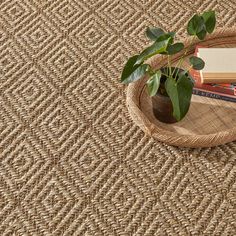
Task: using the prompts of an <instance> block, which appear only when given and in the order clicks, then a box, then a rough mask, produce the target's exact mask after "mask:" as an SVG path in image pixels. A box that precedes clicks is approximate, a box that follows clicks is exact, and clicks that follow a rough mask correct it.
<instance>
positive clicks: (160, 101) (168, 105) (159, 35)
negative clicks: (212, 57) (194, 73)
mask: <svg viewBox="0 0 236 236" xmlns="http://www.w3.org/2000/svg"><path fill="white" fill-rule="evenodd" d="M215 25H216V17H215V12H214V11H206V12H204V13H203V14H195V15H194V16H193V17H192V18H191V19H190V20H189V22H188V25H187V32H188V34H189V35H190V36H191V37H192V41H191V42H193V40H194V39H196V38H198V39H199V40H203V39H204V38H205V37H206V35H207V34H208V33H209V34H211V33H212V32H213V31H214V28H215ZM146 35H147V37H148V38H149V39H150V40H151V41H152V42H153V43H152V45H150V46H148V47H147V48H146V49H144V50H143V51H142V52H141V53H140V54H138V55H135V56H133V57H131V58H129V59H128V61H127V63H126V65H125V66H124V69H123V72H122V75H121V82H122V83H125V84H128V83H131V82H135V81H137V80H139V79H141V78H143V77H144V76H147V77H148V80H147V82H146V86H147V92H148V94H149V95H150V96H151V97H152V104H153V111H154V115H155V116H156V117H157V119H159V120H160V121H162V122H165V123H173V122H177V121H180V120H182V119H183V118H184V116H185V115H186V114H187V112H188V110H189V106H190V102H191V97H192V90H193V86H194V80H193V79H192V77H191V75H190V73H189V71H190V69H192V68H193V69H195V70H201V69H203V68H204V65H205V63H204V61H203V60H202V59H201V58H199V57H196V56H191V57H190V58H189V68H188V69H183V68H182V63H183V58H184V57H185V56H186V53H187V51H188V48H186V49H184V48H185V46H184V44H183V43H182V42H174V41H175V32H164V30H162V29H161V28H147V30H146ZM190 45H191V43H190ZM182 50H183V51H184V50H185V51H184V52H183V54H182V56H181V57H180V59H179V60H178V62H177V64H176V66H175V67H173V66H172V65H171V56H172V55H174V54H176V53H179V52H181V51H182ZM157 54H161V55H163V56H166V59H167V62H168V65H167V66H165V67H163V68H159V69H155V68H152V67H151V66H150V65H149V64H148V63H145V62H146V60H147V59H149V58H151V57H153V56H155V55H157Z"/></svg>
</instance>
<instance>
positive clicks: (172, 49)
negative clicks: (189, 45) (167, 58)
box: [166, 43, 184, 55]
mask: <svg viewBox="0 0 236 236" xmlns="http://www.w3.org/2000/svg"><path fill="white" fill-rule="evenodd" d="M183 49H184V44H183V43H175V44H169V45H168V46H167V48H166V51H167V54H168V55H173V54H176V53H178V52H180V51H181V50H183Z"/></svg>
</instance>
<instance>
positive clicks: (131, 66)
mask: <svg viewBox="0 0 236 236" xmlns="http://www.w3.org/2000/svg"><path fill="white" fill-rule="evenodd" d="M138 56H139V55H135V56H133V57H130V58H129V60H128V61H127V63H126V64H125V66H124V69H123V71H122V74H121V82H123V81H124V80H125V79H127V78H128V77H129V76H130V75H131V74H132V73H133V72H134V71H135V70H136V69H137V68H138V67H139V65H135V63H136V61H137V58H138Z"/></svg>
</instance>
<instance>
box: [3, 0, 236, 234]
mask: <svg viewBox="0 0 236 236" xmlns="http://www.w3.org/2000/svg"><path fill="white" fill-rule="evenodd" d="M205 9H215V10H216V11H217V17H218V27H225V26H227V27H234V26H236V14H235V12H236V3H235V1H234V0H206V1H201V0H192V1H189V0H188V1H187V0H182V1H179V0H178V1H177V0H173V1H171V0H168V1H167V0H155V1H154V0H140V1H136V0H0V80H1V81H0V235H34V236H35V235H47V236H48V235H69V236H70V235H86V236H96V235H99V236H100V235H107V236H113V235H114V236H115V235H122V236H126V235H127V236H129V235H139V236H147V235H150V236H152V235H195V236H199V235H227V236H228V235H236V225H235V219H236V181H235V177H236V166H235V164H236V155H235V154H236V143H229V144H227V145H224V146H219V147H216V148H208V149H183V148H182V149H178V148H175V147H171V146H167V145H165V144H163V143H160V142H155V141H154V140H152V139H151V138H149V137H148V136H145V135H144V133H143V132H142V131H141V130H140V129H139V128H138V127H137V126H136V125H135V124H134V123H133V122H132V120H131V119H130V117H129V114H128V111H127V108H126V105H125V96H126V95H125V91H126V87H125V86H123V85H121V84H120V83H119V77H120V73H121V70H122V67H123V65H124V63H125V61H126V60H127V58H128V57H130V56H131V55H133V54H134V53H137V52H139V51H140V50H141V49H142V48H143V47H144V46H145V45H147V43H148V41H147V39H146V38H145V36H144V31H145V28H146V27H147V26H151V25H153V26H160V27H162V28H164V29H166V30H176V31H177V32H178V33H179V35H180V37H184V36H185V27H186V22H187V20H188V19H189V18H190V17H191V15H192V14H193V13H195V12H196V11H199V12H201V11H204V10H205ZM226 115H227V114H226Z"/></svg>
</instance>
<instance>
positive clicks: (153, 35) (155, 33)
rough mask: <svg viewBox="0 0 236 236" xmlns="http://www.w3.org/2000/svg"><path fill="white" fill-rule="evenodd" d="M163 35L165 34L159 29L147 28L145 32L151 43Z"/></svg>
mask: <svg viewBox="0 0 236 236" xmlns="http://www.w3.org/2000/svg"><path fill="white" fill-rule="evenodd" d="M163 34H165V32H164V31H163V29H161V28H149V27H148V28H147V30H146V35H147V37H148V38H149V39H151V40H152V41H156V39H157V38H158V37H160V36H161V35H163Z"/></svg>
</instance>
